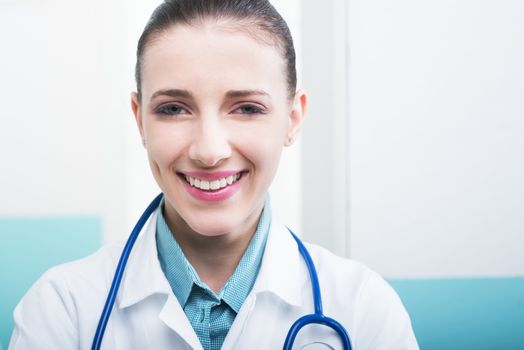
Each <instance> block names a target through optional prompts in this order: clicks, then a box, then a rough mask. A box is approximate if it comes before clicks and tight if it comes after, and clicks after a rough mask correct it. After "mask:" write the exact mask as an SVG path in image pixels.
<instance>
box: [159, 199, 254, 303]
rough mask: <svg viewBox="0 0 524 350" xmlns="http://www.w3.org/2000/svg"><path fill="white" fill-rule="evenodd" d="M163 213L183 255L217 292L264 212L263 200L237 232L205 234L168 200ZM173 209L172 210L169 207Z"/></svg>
mask: <svg viewBox="0 0 524 350" xmlns="http://www.w3.org/2000/svg"><path fill="white" fill-rule="evenodd" d="M165 205H166V208H165V210H164V217H165V219H166V223H167V225H168V226H169V229H170V230H171V232H172V233H173V236H174V237H175V239H176V240H177V242H178V244H179V245H180V248H181V249H182V251H183V252H184V255H185V256H186V258H187V259H188V261H189V262H190V263H191V265H192V266H193V268H194V269H195V270H196V272H197V273H198V276H199V277H200V279H201V280H202V281H203V282H204V283H205V284H206V285H208V286H209V288H211V289H212V290H213V291H214V292H215V293H218V292H219V291H220V290H221V289H222V287H223V286H224V285H225V283H226V282H227V281H228V279H229V277H230V276H231V275H232V274H233V273H234V272H235V269H236V267H237V266H238V263H239V262H240V259H241V258H242V256H243V254H244V252H245V250H246V248H247V246H248V245H249V242H250V241H251V238H252V237H253V235H254V233H255V230H256V228H257V225H258V221H259V219H260V215H261V213H262V209H263V204H262V206H261V207H260V208H257V209H256V210H255V211H254V212H253V214H252V215H250V217H249V218H248V219H247V220H246V221H245V222H244V223H243V225H242V227H240V228H238V229H237V230H235V231H234V232H229V233H225V234H222V235H219V236H205V235H202V234H200V233H198V232H196V231H194V230H193V229H192V228H191V227H190V226H189V225H188V224H187V223H186V222H185V221H184V220H183V219H182V218H181V217H180V216H179V215H178V213H177V212H176V211H175V210H174V209H173V208H168V207H167V206H168V204H167V203H165ZM170 209H171V210H170Z"/></svg>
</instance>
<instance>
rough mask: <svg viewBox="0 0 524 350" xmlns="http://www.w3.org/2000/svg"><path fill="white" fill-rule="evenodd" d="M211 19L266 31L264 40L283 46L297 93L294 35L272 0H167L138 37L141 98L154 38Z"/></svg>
mask: <svg viewBox="0 0 524 350" xmlns="http://www.w3.org/2000/svg"><path fill="white" fill-rule="evenodd" d="M209 19H217V20H218V19H219V20H231V21H232V22H233V23H235V22H236V23H237V24H238V25H239V29H240V30H244V31H246V33H248V34H252V35H253V36H255V37H258V38H260V37H261V35H260V34H265V35H264V36H263V37H265V38H266V40H264V41H265V42H266V43H267V39H270V42H271V43H272V44H274V45H276V46H277V47H278V49H279V50H280V53H281V55H282V57H283V59H284V61H285V65H286V80H287V85H288V93H289V97H290V98H292V97H293V96H294V94H295V90H296V84H297V77H296V68H295V49H294V47H293V39H292V37H291V33H290V31H289V28H288V26H287V24H286V22H285V21H284V19H283V18H282V16H280V14H279V13H278V12H277V11H276V10H275V8H274V7H273V6H272V5H271V4H270V3H269V1H268V0H165V1H164V2H163V3H162V4H160V5H159V6H158V7H157V8H156V9H155V11H154V12H153V14H152V15H151V18H150V19H149V21H148V23H147V25H146V27H145V28H144V31H143V32H142V35H141V36H140V39H139V40H138V47H137V52H136V56H137V60H136V67H135V78H136V85H137V93H138V98H139V100H140V99H141V96H142V93H141V83H142V72H141V70H142V63H143V55H144V51H145V49H146V47H147V45H148V44H149V43H150V42H151V40H153V39H154V38H155V37H156V36H157V35H158V34H161V33H162V32H163V31H165V30H167V29H168V28H170V27H172V26H174V25H177V24H185V25H191V24H195V23H198V22H199V21H200V22H202V21H205V20H209ZM255 31H256V32H255ZM257 34H258V35H257Z"/></svg>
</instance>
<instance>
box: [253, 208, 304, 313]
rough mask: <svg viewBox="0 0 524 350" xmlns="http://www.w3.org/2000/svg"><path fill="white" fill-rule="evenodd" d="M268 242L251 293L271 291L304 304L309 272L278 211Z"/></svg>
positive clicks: (273, 215)
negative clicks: (279, 217)
mask: <svg viewBox="0 0 524 350" xmlns="http://www.w3.org/2000/svg"><path fill="white" fill-rule="evenodd" d="M272 218H273V219H272V222H271V228H270V232H269V236H268V240H267V243H266V249H265V252H264V257H263V259H262V265H261V267H260V271H259V274H258V278H257V280H256V282H255V285H254V286H253V291H252V293H255V294H260V293H263V292H270V293H272V294H274V295H275V296H277V297H279V298H280V299H282V300H283V301H285V302H286V303H288V304H290V305H294V306H301V305H302V301H303V300H302V290H303V286H304V284H305V283H306V282H307V273H306V274H305V273H304V270H305V265H304V262H303V261H302V257H301V255H300V252H299V251H298V247H297V244H296V242H295V240H294V239H293V237H292V236H291V233H289V231H288V229H287V227H286V226H285V225H283V224H282V223H281V222H280V221H279V220H278V219H277V216H276V214H275V213H273V214H272Z"/></svg>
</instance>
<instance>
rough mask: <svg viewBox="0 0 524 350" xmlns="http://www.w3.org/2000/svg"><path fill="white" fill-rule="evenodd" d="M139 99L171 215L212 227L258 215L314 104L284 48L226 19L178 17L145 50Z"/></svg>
mask: <svg viewBox="0 0 524 350" xmlns="http://www.w3.org/2000/svg"><path fill="white" fill-rule="evenodd" d="M142 62H143V65H142V98H141V100H140V101H138V100H137V96H136V94H133V98H132V106H133V111H134V113H135V116H136V119H137V123H138V126H139V129H140V133H141V135H142V138H143V141H144V144H145V147H146V149H147V152H148V157H149V163H150V166H151V170H152V172H153V175H154V177H155V179H156V181H157V182H158V185H159V186H160V188H161V189H162V191H163V192H164V194H165V201H166V207H165V210H166V215H167V216H168V220H169V221H171V222H174V223H175V224H176V223H177V222H179V223H183V224H184V225H185V224H187V226H189V228H190V229H192V230H193V231H195V232H197V233H199V234H201V235H205V236H217V235H223V234H228V233H231V232H236V233H239V234H241V233H245V232H243V231H245V230H247V229H249V228H250V227H252V226H253V224H254V223H255V222H256V220H257V219H258V216H259V214H260V211H261V209H262V207H263V203H264V195H265V193H266V191H267V189H268V187H269V185H270V183H271V181H272V180H273V177H274V175H275V172H276V170H277V166H278V162H279V159H280V154H281V151H282V147H283V146H285V145H288V144H290V143H292V141H293V140H294V138H295V136H296V133H297V131H298V128H299V126H300V123H301V121H302V116H303V111H304V108H305V104H306V97H305V94H304V93H303V92H299V93H297V94H296V96H295V98H294V100H293V101H290V100H289V98H288V87H287V84H286V70H285V65H284V60H283V58H282V56H281V54H280V52H279V50H278V49H277V48H276V46H271V45H268V44H265V43H263V42H261V41H260V40H255V39H254V38H253V37H251V36H249V35H248V34H246V33H245V32H243V31H241V30H238V29H236V30H234V29H232V27H231V26H229V27H227V26H220V25H218V24H216V23H211V22H209V23H204V24H202V25H199V26H186V25H177V26H173V27H171V28H170V29H168V30H166V31H165V32H163V33H161V34H160V35H158V36H156V37H155V38H154V39H153V40H152V41H150V43H149V44H148V47H147V49H146V50H145V52H144V57H143V61H142Z"/></svg>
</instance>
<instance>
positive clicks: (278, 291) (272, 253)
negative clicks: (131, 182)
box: [117, 209, 308, 308]
mask: <svg viewBox="0 0 524 350" xmlns="http://www.w3.org/2000/svg"><path fill="white" fill-rule="evenodd" d="M157 215H158V209H157V210H156V211H155V212H154V213H153V214H152V215H151V217H150V218H149V220H148V221H147V223H146V225H145V227H144V229H143V230H142V232H141V234H140V236H139V237H138V239H137V241H136V242H135V246H134V247H133V249H132V251H131V255H130V257H129V260H128V264H127V267H126V269H125V272H124V277H123V281H122V288H121V290H120V293H119V298H118V300H117V302H118V306H119V308H126V307H129V306H131V305H133V304H136V303H138V302H140V301H142V300H144V299H145V298H147V297H148V296H150V295H153V294H157V293H158V294H165V295H169V294H170V293H172V291H171V286H170V285H169V282H168V281H167V278H166V277H165V275H164V273H163V271H162V268H161V267H160V262H159V260H158V255H157V249H156V238H155V233H156V231H155V230H156V220H157ZM271 216H272V220H271V226H270V229H269V236H268V238H267V243H266V248H265V251H264V257H263V258H262V264H261V266H260V271H259V273H258V277H257V279H256V281H255V284H254V285H253V289H252V293H254V294H260V293H264V292H270V293H272V294H274V295H276V296H278V297H279V298H281V299H282V300H283V301H285V302H286V303H288V304H290V305H295V306H301V305H302V294H301V293H302V292H301V291H302V290H303V287H304V284H305V283H307V282H308V281H307V280H306V279H307V276H308V274H307V270H306V267H305V264H304V262H303V261H302V260H303V259H302V257H301V255H300V253H299V251H298V248H297V244H296V242H295V240H294V239H293V237H292V236H291V234H290V233H289V231H288V230H287V227H286V226H285V225H283V224H282V223H281V222H280V221H279V219H278V215H277V213H275V212H274V211H272V214H271Z"/></svg>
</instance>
